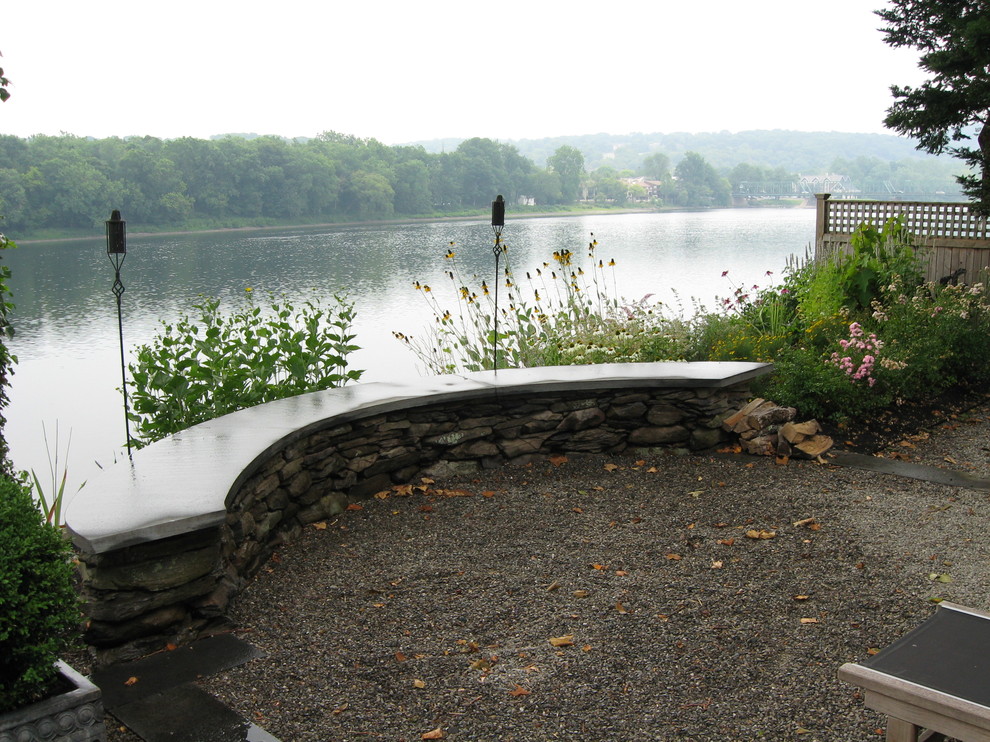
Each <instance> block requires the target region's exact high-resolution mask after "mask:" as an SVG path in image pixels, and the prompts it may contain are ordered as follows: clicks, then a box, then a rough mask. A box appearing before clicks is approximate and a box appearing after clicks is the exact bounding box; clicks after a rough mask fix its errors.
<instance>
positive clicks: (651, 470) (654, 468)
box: [646, 466, 660, 474]
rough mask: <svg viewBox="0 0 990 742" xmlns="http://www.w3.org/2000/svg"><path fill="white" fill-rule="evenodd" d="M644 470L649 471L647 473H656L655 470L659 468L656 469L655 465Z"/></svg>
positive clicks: (657, 470)
mask: <svg viewBox="0 0 990 742" xmlns="http://www.w3.org/2000/svg"><path fill="white" fill-rule="evenodd" d="M646 471H647V473H649V474H656V473H657V472H659V471H660V470H659V469H657V468H656V467H655V466H651V467H650V468H649V469H647V470H646Z"/></svg>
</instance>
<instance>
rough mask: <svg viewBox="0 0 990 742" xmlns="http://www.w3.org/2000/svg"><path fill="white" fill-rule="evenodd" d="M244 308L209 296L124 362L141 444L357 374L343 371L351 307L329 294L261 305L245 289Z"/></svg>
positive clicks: (164, 326)
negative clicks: (327, 301) (326, 300)
mask: <svg viewBox="0 0 990 742" xmlns="http://www.w3.org/2000/svg"><path fill="white" fill-rule="evenodd" d="M245 293H246V295H247V299H246V306H245V307H244V308H242V309H239V310H237V311H234V312H231V313H224V312H222V311H221V310H220V302H219V300H217V299H212V298H207V299H203V300H202V302H200V303H199V304H195V305H194V306H193V308H194V309H196V310H197V315H196V316H195V317H191V316H189V315H184V316H182V317H181V318H180V319H178V320H177V321H176V322H174V323H165V322H163V323H162V328H161V330H160V331H159V333H158V335H157V336H156V337H155V338H154V340H153V341H152V342H151V343H150V344H148V345H142V346H140V347H139V348H138V349H137V352H136V359H137V360H136V361H135V362H134V363H132V364H130V366H129V368H130V372H131V378H132V379H133V392H132V393H131V399H132V403H133V409H134V413H133V418H132V419H133V420H134V421H136V422H137V424H138V425H137V430H138V435H139V436H141V439H142V440H141V443H148V442H151V441H155V440H159V439H161V438H164V437H165V436H166V435H170V434H172V433H175V432H178V431H179V430H183V429H185V428H188V427H190V426H192V425H195V424H197V423H201V422H204V421H206V420H211V419H213V418H215V417H219V416H220V415H225V414H227V413H229V412H234V411H235V410H240V409H243V408H245V407H251V406H253V405H257V404H261V403H263V402H271V401H273V400H276V399H283V398H285V397H291V396H294V395H297V394H303V393H305V392H313V391H319V390H322V389H330V388H335V387H339V386H343V385H344V384H346V383H347V382H348V381H355V380H357V379H359V378H360V377H361V374H362V373H363V372H362V371H359V370H355V369H348V368H347V365H348V356H349V355H350V354H351V353H352V352H353V351H355V350H358V346H357V345H354V344H353V342H352V341H353V340H354V335H353V334H352V332H351V329H350V328H351V324H352V322H353V319H354V305H353V303H350V302H348V301H347V300H346V299H344V298H342V297H339V296H334V301H333V304H332V305H330V306H324V305H323V304H322V303H321V302H320V301H319V300H317V299H312V300H307V301H304V302H302V303H301V304H298V305H295V304H292V303H290V302H288V301H287V300H285V299H279V298H276V297H273V296H272V297H269V300H268V303H267V306H266V307H265V308H264V310H263V309H262V307H261V306H258V305H256V304H255V303H254V301H253V300H252V298H251V297H252V294H253V291H252V290H251V289H248V290H246V292H245Z"/></svg>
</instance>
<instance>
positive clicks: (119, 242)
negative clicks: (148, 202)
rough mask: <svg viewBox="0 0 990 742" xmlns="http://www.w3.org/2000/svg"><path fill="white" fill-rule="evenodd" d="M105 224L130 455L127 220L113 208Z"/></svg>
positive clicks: (129, 451) (129, 453)
mask: <svg viewBox="0 0 990 742" xmlns="http://www.w3.org/2000/svg"><path fill="white" fill-rule="evenodd" d="M106 225H107V258H109V260H110V264H111V265H113V287H112V289H111V291H113V295H114V297H115V298H116V299H117V331H118V334H119V335H120V379H121V390H122V391H123V393H124V431H125V432H126V434H127V455H128V456H130V455H131V420H130V407H129V406H128V404H127V365H126V363H125V361H124V319H123V315H122V314H121V309H120V301H121V298H122V297H123V296H124V284H123V282H122V281H121V280H120V267H121V266H122V265H123V264H124V258H126V257H127V229H126V227H127V222H125V221H124V220H123V219H121V218H120V212H119V211H118V210H117V209H114V210H113V213H112V214H110V218H109V219H108V220H107V221H106Z"/></svg>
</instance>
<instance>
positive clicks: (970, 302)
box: [870, 277, 990, 399]
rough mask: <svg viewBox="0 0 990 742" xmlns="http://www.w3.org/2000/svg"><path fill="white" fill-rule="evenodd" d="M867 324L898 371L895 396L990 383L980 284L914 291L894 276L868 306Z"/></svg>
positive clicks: (986, 309) (986, 307) (989, 327)
mask: <svg viewBox="0 0 990 742" xmlns="http://www.w3.org/2000/svg"><path fill="white" fill-rule="evenodd" d="M872 309H873V312H872V315H871V316H870V321H871V322H872V325H873V326H874V327H876V328H878V330H877V331H878V332H880V333H882V334H883V336H884V337H885V338H886V341H887V347H886V349H885V352H886V353H887V354H888V355H889V357H890V359H891V360H890V361H889V362H888V363H896V364H897V365H898V366H899V367H900V369H901V372H900V374H899V375H898V377H897V380H896V381H897V385H896V387H895V392H896V394H897V396H898V397H901V398H905V399H910V398H919V397H924V396H925V395H930V394H937V393H938V392H940V391H943V390H945V389H948V388H949V387H951V386H954V385H957V384H981V383H984V382H985V381H987V380H988V379H990V368H988V365H987V358H990V301H988V295H987V289H986V286H985V285H984V284H983V283H975V284H972V285H959V286H953V285H948V286H943V285H941V284H938V283H927V284H925V285H923V286H921V287H920V288H919V289H917V290H915V291H913V292H912V291H910V287H905V285H904V284H903V281H901V280H900V279H899V278H898V277H895V279H894V280H892V281H891V282H890V283H889V284H888V285H886V286H884V287H882V288H881V295H880V298H879V299H878V300H876V301H874V302H873V306H872Z"/></svg>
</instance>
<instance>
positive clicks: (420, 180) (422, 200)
mask: <svg viewBox="0 0 990 742" xmlns="http://www.w3.org/2000/svg"><path fill="white" fill-rule="evenodd" d="M392 187H393V189H394V190H395V210H396V211H397V212H398V213H400V214H428V213H430V211H432V209H433V194H432V192H431V191H430V171H429V170H428V169H427V167H426V163H425V162H423V161H422V160H408V161H406V162H400V163H399V164H398V165H396V166H395V181H394V185H393V186H392Z"/></svg>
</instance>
